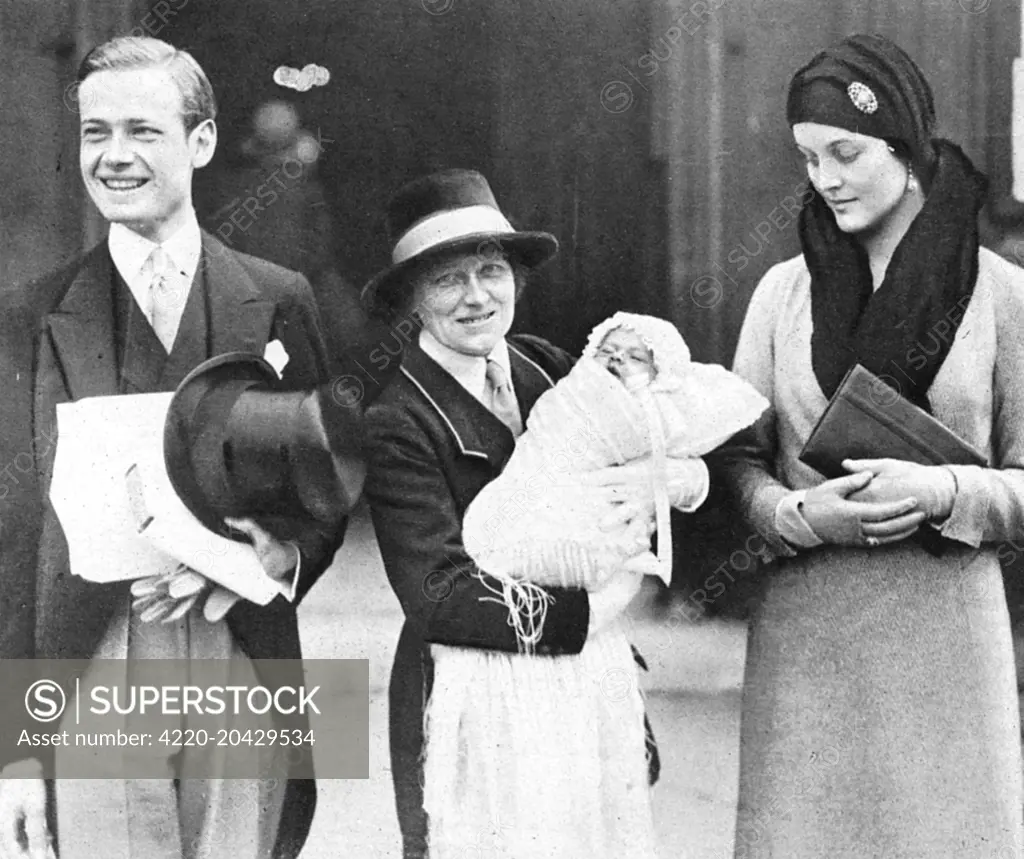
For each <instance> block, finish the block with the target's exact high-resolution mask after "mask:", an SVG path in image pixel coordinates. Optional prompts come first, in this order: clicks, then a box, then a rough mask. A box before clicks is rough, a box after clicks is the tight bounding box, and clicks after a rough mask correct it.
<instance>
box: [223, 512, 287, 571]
mask: <svg viewBox="0 0 1024 859" xmlns="http://www.w3.org/2000/svg"><path fill="white" fill-rule="evenodd" d="M224 523H225V524H226V525H227V526H228V527H230V528H234V529H235V530H236V531H241V532H242V533H243V534H245V535H246V536H247V537H248V538H249V542H250V543H252V547H253V548H254V549H255V550H256V557H257V558H258V559H259V562H260V564H262V566H263V570H264V572H266V574H267V575H268V576H270V578H272V579H274V580H275V581H278V582H281V581H284V580H285V579H287V578H288V576H289V574H290V573H291V572H292V571H293V570H294V569H295V567H296V565H297V564H298V563H299V547H298V546H296V545H295V544H294V543H282V542H281V541H280V540H277V539H275V538H274V537H272V536H271V535H270V534H269V533H267V531H265V530H264V529H263V528H261V527H260V526H259V525H257V524H256V523H255V522H254V521H253V520H252V519H225V520H224Z"/></svg>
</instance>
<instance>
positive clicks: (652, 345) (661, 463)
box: [583, 310, 768, 584]
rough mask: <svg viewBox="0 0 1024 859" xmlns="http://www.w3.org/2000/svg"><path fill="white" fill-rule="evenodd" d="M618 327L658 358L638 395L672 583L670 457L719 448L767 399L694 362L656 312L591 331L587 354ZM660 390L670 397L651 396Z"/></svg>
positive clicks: (663, 573) (666, 577) (616, 318)
mask: <svg viewBox="0 0 1024 859" xmlns="http://www.w3.org/2000/svg"><path fill="white" fill-rule="evenodd" d="M617 328H626V329H628V330H630V331H633V332H634V333H636V334H637V335H638V336H639V337H640V339H641V340H642V341H643V342H644V344H645V345H646V346H647V348H648V349H650V350H651V354H652V356H653V358H654V367H655V371H656V374H657V375H656V376H655V378H654V379H653V381H652V382H651V383H650V384H649V385H648V386H646V387H644V388H641V389H639V390H637V391H635V394H636V396H637V398H638V399H639V400H640V402H641V404H642V405H643V406H644V411H645V412H646V415H647V422H648V428H649V431H650V434H651V447H652V451H651V452H652V459H653V462H652V465H653V468H652V471H651V476H652V489H653V491H654V505H655V507H654V509H655V521H656V527H657V530H658V567H659V570H658V575H659V577H660V578H661V579H662V580H663V581H664V582H665V583H666V584H668V583H669V581H670V577H671V568H672V531H671V528H670V527H669V498H668V486H667V483H666V470H665V469H666V458H667V457H668V456H669V455H672V456H702V455H704V454H705V453H708V452H710V451H712V450H714V449H715V448H716V447H718V446H719V445H720V444H722V443H723V442H725V441H726V440H727V439H729V438H730V437H731V436H733V435H735V434H736V433H737V432H739V431H740V430H741V429H743V428H744V427H747V426H749V425H750V424H752V423H753V422H754V421H755V420H757V418H758V416H759V415H760V414H761V413H762V412H763V411H764V410H765V409H766V408H767V407H768V401H767V400H766V399H765V398H764V397H762V396H761V395H760V394H759V393H758V392H757V391H756V390H754V388H753V387H751V386H750V385H749V384H748V383H747V382H745V381H744V380H743V379H741V378H740V377H739V376H737V375H735V374H734V373H731V372H729V371H728V370H726V369H725V368H724V367H722V366H720V365H718V364H700V363H697V362H696V361H691V360H690V349H689V347H688V346H687V345H686V341H685V340H683V337H682V335H681V334H680V333H679V330H678V329H677V328H676V327H675V325H673V324H672V323H671V322H667V321H665V320H664V319H658V318H657V317H654V316H644V315H641V314H638V313H626V312H625V311H621V310H620V311H619V312H618V313H615V314H614V315H613V316H611V317H610V318H608V319H606V320H604V322H601V323H599V324H598V325H597V326H595V328H594V330H593V331H591V332H590V336H589V337H588V338H587V345H586V347H585V348H584V349H583V358H584V359H591V360H593V359H595V357H596V352H597V348H598V347H599V346H600V345H601V341H603V340H604V338H605V337H606V336H607V335H608V334H609V332H611V331H614V330H615V329H617ZM657 393H665V394H668V396H660V397H652V396H651V395H652V394H657ZM666 435H667V437H666Z"/></svg>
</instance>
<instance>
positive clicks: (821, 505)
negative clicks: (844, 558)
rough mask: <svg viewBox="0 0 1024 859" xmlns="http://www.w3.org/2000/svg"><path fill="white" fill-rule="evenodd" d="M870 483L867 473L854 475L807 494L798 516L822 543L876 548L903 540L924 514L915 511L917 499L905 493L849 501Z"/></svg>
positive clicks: (915, 527) (920, 521)
mask: <svg viewBox="0 0 1024 859" xmlns="http://www.w3.org/2000/svg"><path fill="white" fill-rule="evenodd" d="M873 479H874V475H873V474H872V473H871V472H870V471H858V472H857V473H855V474H849V475H847V476H845V477H837V478H835V479H834V480H826V481H825V482H824V483H821V484H819V485H818V486H815V487H814V488H813V489H808V490H807V494H806V495H805V496H804V502H803V504H802V505H801V507H800V513H801V514H802V515H803V517H804V520H805V521H806V522H807V524H808V525H809V526H810V527H811V530H813V531H814V533H815V534H817V536H818V537H819V538H820V539H821V540H822V542H824V543H832V544H834V545H838V546H878V545H880V544H882V543H895V542H897V541H899V540H904V539H906V538H907V537H909V536H910V535H911V534H913V533H914V532H915V531H916V530H917V529H918V527H919V526H920V525H921V523H922V522H923V521H924V519H925V513H924V512H922V511H920V510H918V509H916V508H917V499H916V498H915V497H912V496H910V495H909V493H905V492H902V491H900V492H898V493H894V494H890V495H889V496H888V497H887V498H885V499H884V500H879V501H874V500H871V501H854V500H851V499H852V498H853V496H854V495H855V494H857V493H858V492H859V491H860V490H863V489H864V488H865V487H867V486H869V484H871V483H872V482H873ZM896 496H898V497H896Z"/></svg>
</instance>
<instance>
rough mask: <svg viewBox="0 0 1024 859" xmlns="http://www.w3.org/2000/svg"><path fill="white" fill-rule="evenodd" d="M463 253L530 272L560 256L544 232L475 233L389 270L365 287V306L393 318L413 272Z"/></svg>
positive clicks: (552, 239) (435, 247)
mask: <svg viewBox="0 0 1024 859" xmlns="http://www.w3.org/2000/svg"><path fill="white" fill-rule="evenodd" d="M460 251H462V252H470V253H475V254H483V255H486V254H488V253H492V254H493V253H495V252H498V253H501V254H505V255H506V256H508V257H509V258H510V259H514V260H515V261H516V262H518V263H519V264H521V265H524V266H526V267H527V268H536V267H538V266H540V265H543V264H544V263H546V262H547V261H548V260H550V259H551V258H552V257H554V256H555V254H557V253H558V239H556V238H555V237H554V236H553V235H552V234H551V233H544V232H514V233H474V234H472V235H468V236H460V237H459V238H457V239H450V240H448V241H444V242H439V243H438V244H436V245H432V246H431V247H430V249H429V250H426V251H424V252H423V253H420V254H417V255H416V256H413V257H410V258H409V259H407V260H404V261H402V262H400V263H396V264H395V265H391V266H388V267H387V268H386V269H384V270H383V271H380V272H378V273H377V274H376V275H374V276H373V277H372V278H371V279H370V281H369V282H368V283H367V284H366V286H364V287H363V290H362V293H361V295H362V301H363V306H364V307H366V308H367V310H368V311H370V312H371V313H372V314H374V315H375V316H378V317H382V316H383V317H387V316H389V315H391V314H392V313H393V312H394V311H395V309H396V303H397V299H398V298H399V297H400V294H401V288H402V287H403V286H404V287H405V289H408V288H409V286H410V284H408V283H407V282H406V283H403V281H404V280H405V278H406V276H407V275H408V274H409V272H410V271H412V270H414V269H415V268H418V267H420V266H422V265H423V264H424V263H428V262H430V261H431V260H434V259H438V258H440V257H444V256H447V255H449V254H452V253H458V252H460Z"/></svg>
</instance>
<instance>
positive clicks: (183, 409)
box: [164, 352, 366, 539]
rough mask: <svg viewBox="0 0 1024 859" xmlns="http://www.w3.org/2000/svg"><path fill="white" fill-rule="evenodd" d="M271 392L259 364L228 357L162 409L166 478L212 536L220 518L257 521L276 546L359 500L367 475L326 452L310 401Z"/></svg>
mask: <svg viewBox="0 0 1024 859" xmlns="http://www.w3.org/2000/svg"><path fill="white" fill-rule="evenodd" d="M278 387H279V385H278V378H277V374H276V373H275V372H274V369H273V368H272V367H271V366H270V364H268V363H267V362H266V361H265V360H264V359H263V358H260V357H259V356H257V355H253V354H250V353H248V352H230V353H227V354H224V355H218V356H217V357H215V358H211V359H210V360H208V361H204V362H203V363H202V364H200V365H199V366H198V367H196V368H195V369H194V370H193V371H192V372H191V373H189V374H188V376H186V377H185V379H184V380H183V381H182V383H181V384H180V385H179V386H178V389H177V390H176V391H175V392H174V396H173V398H172V399H171V404H170V407H169V408H168V410H167V420H166V423H165V424H164V461H165V464H166V466H167V476H168V477H169V478H170V481H171V485H172V486H173V487H174V490H175V492H177V494H178V496H179V497H180V498H181V500H182V502H183V503H184V505H185V506H186V507H187V508H188V509H189V511H190V512H191V513H192V515H194V516H195V517H196V518H197V519H198V520H199V521H200V522H202V523H203V525H205V526H206V527H207V528H208V529H209V530H211V531H213V532H215V533H217V534H222V535H228V532H227V531H226V527H225V525H224V521H223V520H224V517H225V516H233V517H242V516H245V517H253V518H255V519H257V520H258V521H261V520H262V524H264V527H266V528H267V530H269V531H270V532H271V533H272V534H273V535H274V536H275V537H277V538H278V539H289V538H291V537H295V536H298V535H299V534H300V533H301V531H302V529H303V526H306V525H308V524H309V523H310V522H318V523H325V524H330V525H337V524H340V522H341V520H342V519H343V518H344V517H345V516H347V515H348V513H349V512H350V511H351V510H352V508H353V506H355V503H356V501H357V500H358V498H359V494H360V492H361V491H362V487H363V479H364V478H365V476H366V466H365V465H364V463H363V461H362V459H361V458H360V457H359V455H358V453H356V452H353V453H350V454H339V453H337V452H335V451H332V450H331V448H330V445H329V444H328V440H327V433H326V431H325V429H324V423H323V415H322V414H321V400H320V395H319V392H318V391H316V390H312V391H287V390H278ZM352 447H353V449H354V450H355V451H357V450H358V443H357V441H355V440H353V445H352ZM268 520H269V522H268Z"/></svg>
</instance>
